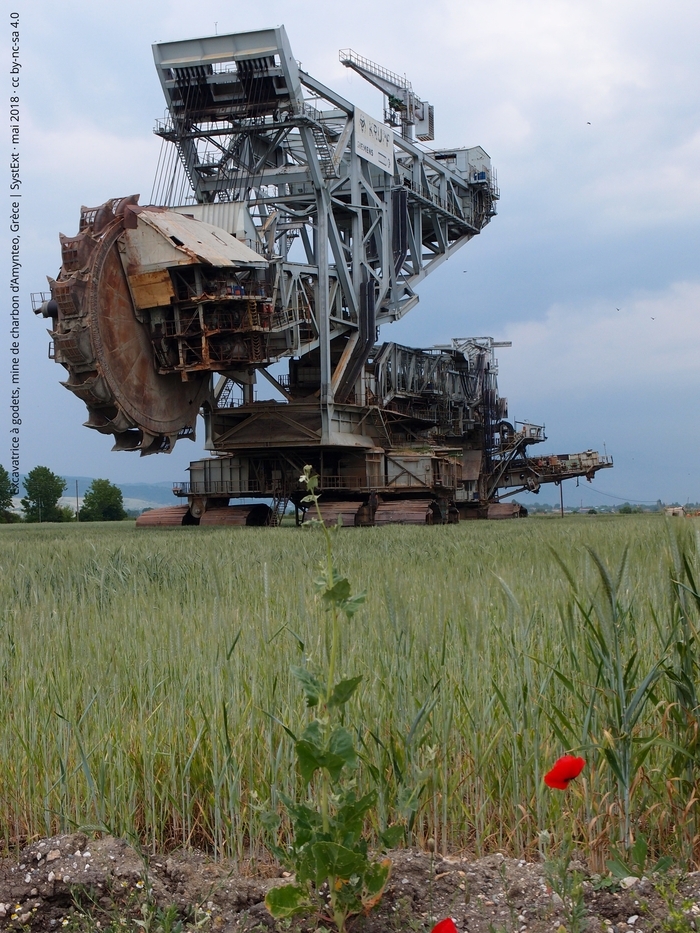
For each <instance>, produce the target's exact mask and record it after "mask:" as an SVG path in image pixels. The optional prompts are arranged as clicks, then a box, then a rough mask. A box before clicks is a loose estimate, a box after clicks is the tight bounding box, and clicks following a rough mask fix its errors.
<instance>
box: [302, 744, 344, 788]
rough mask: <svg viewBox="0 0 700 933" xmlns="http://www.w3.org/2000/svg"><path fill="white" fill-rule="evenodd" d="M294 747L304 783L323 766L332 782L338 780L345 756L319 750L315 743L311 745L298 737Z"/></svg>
mask: <svg viewBox="0 0 700 933" xmlns="http://www.w3.org/2000/svg"><path fill="white" fill-rule="evenodd" d="M294 747H295V750H296V753H297V761H298V762H299V771H300V772H301V777H302V780H303V781H304V783H305V784H308V783H309V781H310V780H311V778H312V777H313V776H314V773H315V772H316V771H318V770H319V768H325V769H326V771H328V774H329V775H330V779H331V781H333V783H335V782H336V781H337V780H338V778H339V777H340V773H341V771H342V770H343V768H344V766H345V764H346V759H345V758H343V757H341V756H340V755H338V754H336V753H335V752H332V751H325V752H324V751H321V750H320V749H319V748H318V746H317V745H312V744H311V743H310V742H307V741H305V740H304V739H300V740H299V741H298V742H297V743H296V745H295V746H294ZM353 751H354V749H353Z"/></svg>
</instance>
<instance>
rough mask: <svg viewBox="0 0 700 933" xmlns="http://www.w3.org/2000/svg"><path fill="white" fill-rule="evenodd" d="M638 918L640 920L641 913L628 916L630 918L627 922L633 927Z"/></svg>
mask: <svg viewBox="0 0 700 933" xmlns="http://www.w3.org/2000/svg"><path fill="white" fill-rule="evenodd" d="M637 920H639V914H632V916H631V917H628V918H627V922H628V923H629V925H630V926H631V927H633V926H634V925H635V923H636V922H637Z"/></svg>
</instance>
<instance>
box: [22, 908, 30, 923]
mask: <svg viewBox="0 0 700 933" xmlns="http://www.w3.org/2000/svg"><path fill="white" fill-rule="evenodd" d="M31 919H32V912H31V910H28V911H27V912H26V914H22V915H21V916H20V918H19V922H20V923H28V922H29V921H30V920H31Z"/></svg>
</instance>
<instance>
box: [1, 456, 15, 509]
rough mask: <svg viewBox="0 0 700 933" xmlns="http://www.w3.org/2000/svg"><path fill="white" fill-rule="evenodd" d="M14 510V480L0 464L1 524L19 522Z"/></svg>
mask: <svg viewBox="0 0 700 933" xmlns="http://www.w3.org/2000/svg"><path fill="white" fill-rule="evenodd" d="M11 508H12V480H11V479H10V474H9V473H8V472H7V470H6V469H5V467H4V466H2V464H0V523H2V524H7V523H8V522H12V521H17V516H16V515H15V514H14V512H11V511H10V509H11Z"/></svg>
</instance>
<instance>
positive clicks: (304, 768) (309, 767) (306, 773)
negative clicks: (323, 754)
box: [294, 739, 323, 784]
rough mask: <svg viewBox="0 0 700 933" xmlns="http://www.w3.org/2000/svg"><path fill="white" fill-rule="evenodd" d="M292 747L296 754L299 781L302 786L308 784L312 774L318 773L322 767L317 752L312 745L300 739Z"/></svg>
mask: <svg viewBox="0 0 700 933" xmlns="http://www.w3.org/2000/svg"><path fill="white" fill-rule="evenodd" d="M294 747H295V750H296V753H297V761H298V762H299V771H300V773H301V779H302V781H303V782H304V784H308V783H309V781H310V780H311V778H312V777H313V776H314V773H315V772H316V771H318V770H319V768H321V767H323V765H322V764H321V761H320V758H319V755H318V750H317V749H316V747H315V746H314V745H311V744H309V742H305V741H303V739H300V740H299V741H298V742H297V743H296V745H295V746H294Z"/></svg>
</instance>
